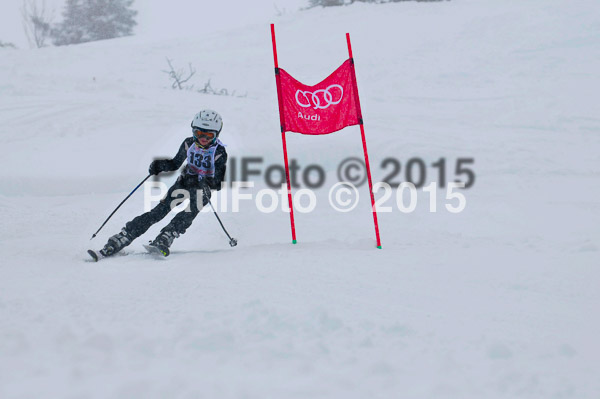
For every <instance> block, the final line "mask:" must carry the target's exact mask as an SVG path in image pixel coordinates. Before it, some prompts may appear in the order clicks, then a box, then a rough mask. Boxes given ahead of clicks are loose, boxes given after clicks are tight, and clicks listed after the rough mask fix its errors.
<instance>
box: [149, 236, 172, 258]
mask: <svg viewBox="0 0 600 399" xmlns="http://www.w3.org/2000/svg"><path fill="white" fill-rule="evenodd" d="M177 237H179V233H178V232H176V231H163V232H161V233H160V234H159V235H158V236H157V237H156V238H155V239H154V241H151V242H150V243H149V244H148V245H144V248H146V250H148V252H150V253H155V254H160V255H162V256H165V257H167V256H169V254H170V253H171V252H170V251H169V247H170V246H171V244H173V240H174V239H176V238H177Z"/></svg>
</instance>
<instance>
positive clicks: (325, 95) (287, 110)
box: [279, 59, 361, 134]
mask: <svg viewBox="0 0 600 399" xmlns="http://www.w3.org/2000/svg"><path fill="white" fill-rule="evenodd" d="M353 67H354V65H353V62H352V59H348V60H346V61H345V62H344V63H343V64H342V65H341V66H340V67H339V68H338V69H336V70H335V71H334V72H333V73H332V74H331V75H329V76H328V77H327V78H326V79H325V80H323V81H322V82H320V83H317V84H316V85H314V86H307V85H305V84H303V83H300V82H299V81H297V80H296V79H294V78H293V77H292V76H291V75H290V74H289V73H287V72H286V71H285V70H283V69H281V68H279V75H280V81H281V103H280V106H281V108H282V116H283V120H282V125H283V126H282V128H283V131H288V132H296V133H303V134H328V133H332V132H335V131H338V130H340V129H342V128H344V127H346V126H352V125H358V124H359V123H360V121H361V115H360V114H359V112H360V111H359V107H358V106H357V96H358V93H357V92H358V91H357V90H356V85H355V82H356V79H355V78H354V69H353Z"/></svg>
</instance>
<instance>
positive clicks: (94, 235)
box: [90, 174, 152, 240]
mask: <svg viewBox="0 0 600 399" xmlns="http://www.w3.org/2000/svg"><path fill="white" fill-rule="evenodd" d="M150 176H152V174H149V175H148V176H146V178H145V179H144V180H142V182H141V183H140V184H138V185H137V187H136V188H134V189H133V191H132V192H130V193H129V195H128V196H127V197H125V199H124V200H123V201H121V203H120V204H119V206H117V207H116V208H115V210H114V211H112V213H111V214H110V215H109V216H108V217H107V218H106V220H105V221H104V223H102V226H100V228H99V229H98V231H96V232H95V233H94V234H93V235H92V238H90V240H93V239H94V237H96V234H98V233H99V232H100V230H102V228H103V227H104V225H105V224H106V222H108V220H109V219H110V218H111V217H112V215H114V214H115V212H116V211H117V210H119V208H120V207H121V205H123V204H124V203H125V201H127V200H128V199H129V197H131V195H132V194H133V193H135V192H136V190H137V189H138V188H140V186H141V185H142V184H144V183H145V182H146V180H148V179H149V178H150Z"/></svg>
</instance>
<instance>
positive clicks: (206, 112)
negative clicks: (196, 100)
mask: <svg viewBox="0 0 600 399" xmlns="http://www.w3.org/2000/svg"><path fill="white" fill-rule="evenodd" d="M192 129H200V130H209V131H211V132H215V133H216V137H218V136H219V133H221V129H223V119H221V115H219V114H218V113H217V112H215V111H213V110H210V109H203V110H202V111H200V112H198V113H197V114H196V116H194V120H193V121H192Z"/></svg>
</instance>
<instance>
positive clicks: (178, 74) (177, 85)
mask: <svg viewBox="0 0 600 399" xmlns="http://www.w3.org/2000/svg"><path fill="white" fill-rule="evenodd" d="M167 63H168V64H169V68H170V70H168V71H163V72H164V73H166V74H168V75H169V77H170V78H171V79H172V80H173V83H172V85H171V87H173V88H174V89H179V90H183V89H184V88H185V87H184V86H182V85H183V83H185V82H187V81H188V80H190V78H191V77H192V76H194V74H195V73H196V70H195V69H194V67H192V64H189V67H190V72H189V74H188V75H187V77H185V78H184V77H183V70H181V69H180V70H178V71H175V68H173V64H172V63H171V60H170V59H168V58H167Z"/></svg>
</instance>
